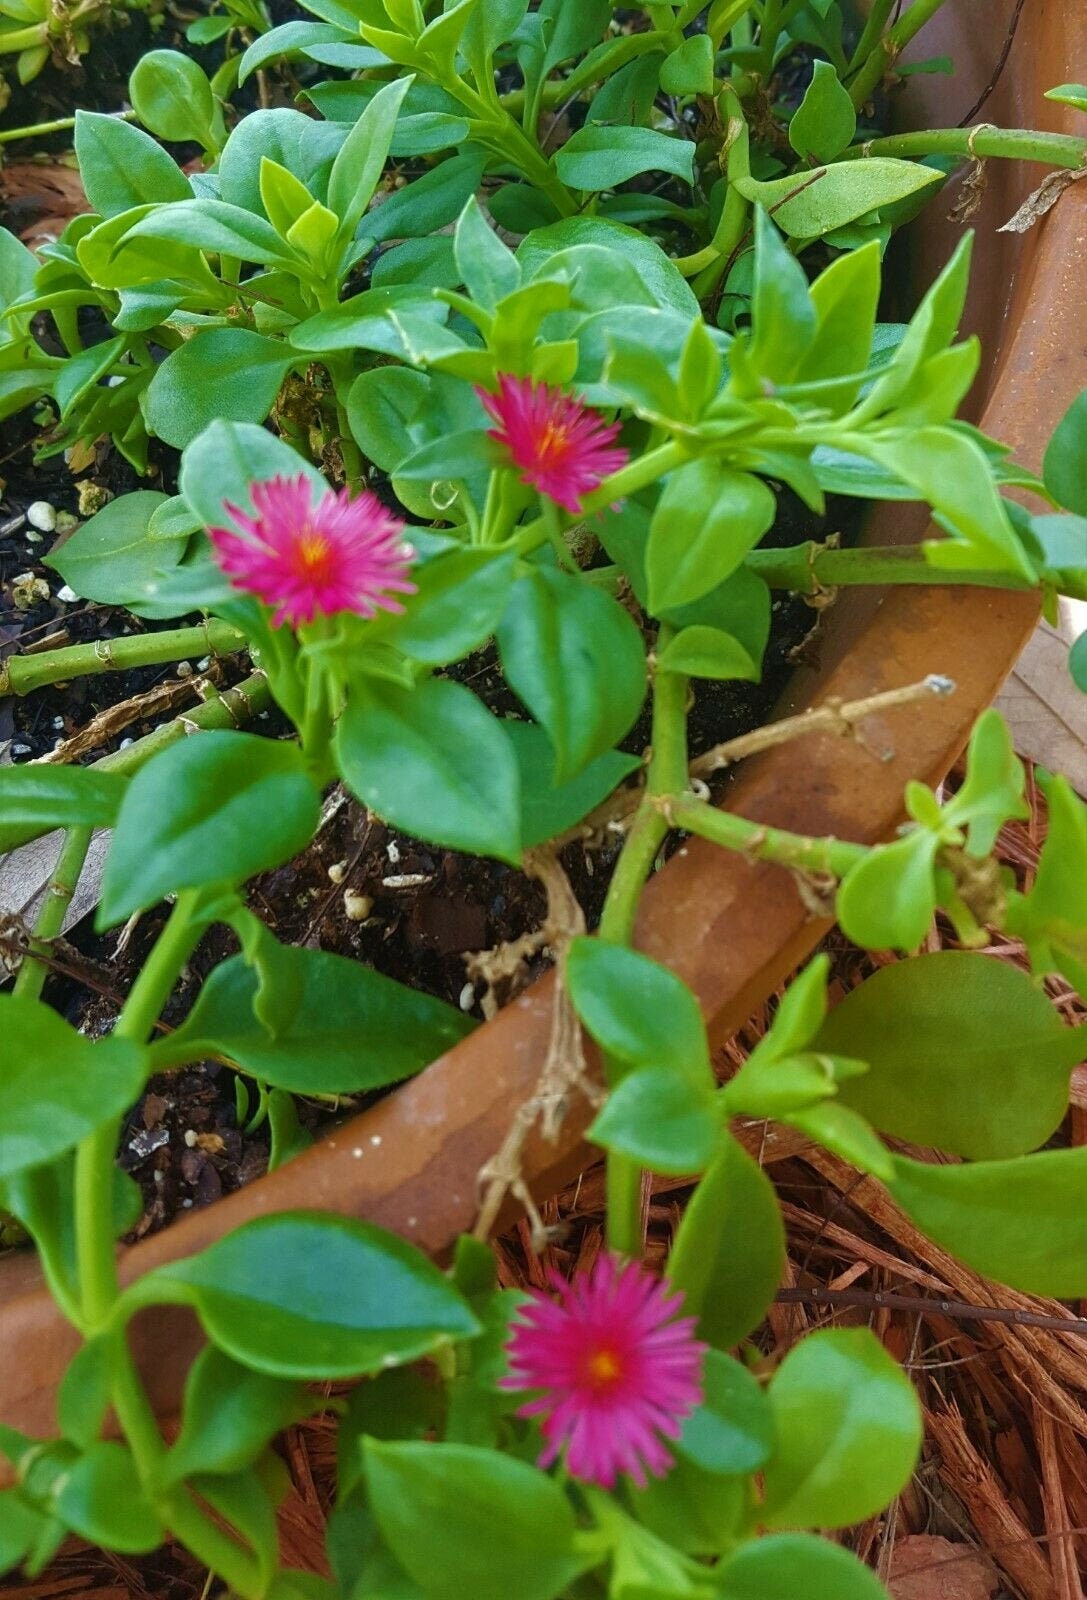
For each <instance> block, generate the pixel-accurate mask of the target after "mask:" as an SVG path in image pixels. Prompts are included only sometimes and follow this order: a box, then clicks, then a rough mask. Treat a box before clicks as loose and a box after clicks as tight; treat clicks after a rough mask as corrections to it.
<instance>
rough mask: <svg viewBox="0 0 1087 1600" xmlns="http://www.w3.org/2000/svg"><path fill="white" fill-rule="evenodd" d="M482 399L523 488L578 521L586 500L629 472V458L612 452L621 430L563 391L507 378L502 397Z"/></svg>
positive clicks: (502, 377) (493, 434)
mask: <svg viewBox="0 0 1087 1600" xmlns="http://www.w3.org/2000/svg"><path fill="white" fill-rule="evenodd" d="M476 393H477V394H478V396H479V398H480V399H481V400H482V401H483V404H484V406H485V407H486V409H487V411H488V412H489V413H490V415H491V416H492V417H493V418H494V420H495V421H496V422H497V423H498V427H497V428H491V429H489V430H488V433H489V437H490V438H492V439H497V440H498V442H499V444H502V445H505V447H506V449H507V450H508V451H509V453H510V457H511V459H512V461H513V463H514V465H515V466H516V467H519V468H520V470H521V480H522V482H524V483H530V484H532V486H533V488H535V489H538V490H539V491H540V493H541V494H545V495H547V497H548V499H550V500H554V501H556V502H557V504H558V505H560V506H562V507H564V509H565V510H567V511H569V512H570V513H571V514H572V515H573V516H579V515H580V514H581V501H582V498H583V496H585V495H587V494H591V493H592V491H593V490H594V489H596V488H597V487H598V486H599V485H600V483H601V482H602V480H603V479H604V478H606V477H607V476H608V474H609V473H610V472H618V471H619V468H620V467H624V466H626V463H627V459H628V452H627V451H626V450H621V449H620V450H616V449H610V448H609V446H610V445H611V443H612V440H613V439H615V438H617V437H618V434H619V424H618V423H617V422H613V423H610V424H609V423H605V422H604V421H603V419H602V418H601V417H600V416H599V415H598V414H597V412H595V411H590V410H589V409H588V408H587V407H586V406H583V405H582V404H581V402H580V400H575V399H574V397H573V395H569V394H565V393H564V392H563V390H562V389H559V388H556V387H554V386H553V385H551V384H548V383H536V382H534V381H533V379H531V378H513V377H511V376H510V375H509V373H508V372H503V373H500V374H499V378H498V393H497V394H489V393H488V392H487V390H486V389H477V390H476Z"/></svg>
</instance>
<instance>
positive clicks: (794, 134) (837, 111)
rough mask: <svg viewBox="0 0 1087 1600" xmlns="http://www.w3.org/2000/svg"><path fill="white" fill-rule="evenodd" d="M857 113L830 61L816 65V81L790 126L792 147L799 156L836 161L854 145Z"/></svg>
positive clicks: (817, 62)
mask: <svg viewBox="0 0 1087 1600" xmlns="http://www.w3.org/2000/svg"><path fill="white" fill-rule="evenodd" d="M856 131H857V113H856V110H855V108H854V105H853V102H852V100H851V99H850V98H849V91H848V89H846V88H845V86H844V85H843V83H842V81H841V79H840V78H839V77H838V74H837V73H836V72H835V70H834V68H833V67H832V66H831V64H830V62H829V61H816V62H815V63H814V67H813V71H812V80H811V82H810V83H809V84H808V87H807V89H806V90H805V93H804V98H803V100H802V101H801V102H800V105H799V106H798V107H797V109H796V112H795V114H794V116H793V118H792V121H791V122H790V123H789V143H790V144H791V145H792V147H793V149H794V150H795V151H796V153H797V155H798V156H803V157H805V158H806V159H808V160H811V161H816V162H820V161H833V160H834V157H835V156H838V155H841V153H842V151H843V150H844V149H845V148H846V146H847V145H849V144H851V143H852V142H853V135H854V134H855V133H856Z"/></svg>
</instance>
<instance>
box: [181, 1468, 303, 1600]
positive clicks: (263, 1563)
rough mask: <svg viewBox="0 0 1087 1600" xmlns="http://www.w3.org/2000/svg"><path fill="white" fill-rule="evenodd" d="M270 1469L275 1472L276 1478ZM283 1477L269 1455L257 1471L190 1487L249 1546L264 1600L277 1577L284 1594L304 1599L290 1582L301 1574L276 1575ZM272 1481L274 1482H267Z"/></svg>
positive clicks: (200, 1481) (201, 1479) (294, 1599)
mask: <svg viewBox="0 0 1087 1600" xmlns="http://www.w3.org/2000/svg"><path fill="white" fill-rule="evenodd" d="M269 1468H272V1469H273V1470H274V1471H275V1477H274V1478H272V1473H271V1472H270V1471H269V1470H268V1469H269ZM284 1475H285V1474H284V1469H283V1467H282V1466H281V1465H280V1463H279V1461H278V1458H276V1457H274V1456H270V1455H266V1456H265V1457H264V1458H263V1460H262V1461H261V1462H260V1463H259V1464H258V1467H256V1468H251V1469H249V1470H247V1471H245V1472H235V1473H224V1474H222V1475H221V1476H219V1475H215V1474H208V1475H207V1476H206V1477H196V1478H194V1479H193V1480H192V1483H191V1485H190V1487H191V1488H192V1489H193V1490H194V1492H195V1493H196V1494H198V1495H199V1496H200V1498H201V1500H206V1501H207V1502H208V1504H209V1505H210V1506H211V1507H212V1509H213V1510H215V1511H217V1512H218V1513H219V1515H220V1516H221V1517H222V1518H223V1519H224V1520H225V1521H226V1523H227V1524H228V1525H229V1526H230V1527H231V1529H232V1530H234V1531H235V1532H236V1533H238V1534H240V1535H241V1537H242V1539H244V1541H245V1543H246V1544H247V1545H248V1546H249V1549H250V1550H251V1551H252V1553H253V1558H254V1560H255V1561H256V1564H257V1572H258V1580H259V1586H258V1588H257V1590H256V1592H257V1593H258V1594H261V1595H263V1596H264V1597H265V1600H268V1596H269V1595H270V1593H271V1589H272V1587H273V1586H274V1583H275V1579H276V1577H278V1580H279V1583H280V1584H281V1585H282V1587H281V1589H280V1593H281V1595H283V1594H284V1592H285V1593H286V1595H288V1596H290V1597H291V1600H301V1596H300V1595H299V1592H298V1591H297V1590H296V1589H293V1587H292V1582H291V1580H292V1579H293V1578H294V1577H295V1576H300V1574H298V1575H296V1574H293V1573H292V1574H287V1573H281V1574H278V1575H276V1566H277V1564H278V1560H279V1530H278V1527H277V1525H276V1502H277V1500H280V1499H282V1498H283V1494H284V1493H285V1491H286V1488H287V1485H286V1483H284V1482H283V1481H282V1478H283V1476H284ZM269 1479H271V1482H269V1481H266V1480H269ZM307 1600H309V1597H308V1596H307Z"/></svg>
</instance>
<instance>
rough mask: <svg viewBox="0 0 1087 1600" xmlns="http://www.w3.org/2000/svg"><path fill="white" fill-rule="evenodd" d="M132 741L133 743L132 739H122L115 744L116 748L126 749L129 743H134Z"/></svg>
mask: <svg viewBox="0 0 1087 1600" xmlns="http://www.w3.org/2000/svg"><path fill="white" fill-rule="evenodd" d="M134 743H135V740H134V739H122V740H121V742H120V744H119V745H118V746H117V748H118V750H127V749H128V747H129V745H130V744H134Z"/></svg>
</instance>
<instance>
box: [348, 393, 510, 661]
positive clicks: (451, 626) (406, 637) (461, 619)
mask: <svg viewBox="0 0 1087 1600" xmlns="http://www.w3.org/2000/svg"><path fill="white" fill-rule="evenodd" d="M379 370H380V371H383V372H384V371H387V370H388V369H387V368H381V369H379ZM515 565H516V557H515V556H514V555H513V553H512V552H510V551H496V550H481V549H478V548H472V549H458V550H451V551H450V552H449V553H448V554H447V555H440V556H437V557H435V559H434V560H433V561H427V562H425V563H423V565H421V566H417V567H415V568H414V569H413V572H412V577H413V579H414V581H415V584H416V593H415V594H414V595H410V596H408V597H407V599H406V600H405V602H404V614H403V616H400V617H394V618H391V619H390V621H389V622H388V623H386V622H385V621H384V619H382V621H381V623H380V624H379V627H380V629H381V634H382V635H383V636H384V637H387V638H388V640H389V643H390V644H393V645H395V647H396V648H397V649H398V650H402V651H403V652H404V654H405V655H408V656H411V657H413V659H414V660H416V661H425V662H426V663H427V664H428V665H429V666H445V665H446V663H447V662H450V661H459V660H460V659H461V657H462V656H466V655H468V654H469V652H470V651H472V650H477V649H478V648H479V646H480V645H482V644H485V643H486V641H487V640H488V639H489V638H490V637H491V636H492V634H493V633H494V631H495V629H496V628H497V627H498V624H499V623H500V622H501V620H502V616H503V614H504V612H505V610H506V605H507V602H508V600H509V595H510V590H511V589H512V587H513V574H514V568H515ZM375 636H376V635H375Z"/></svg>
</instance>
